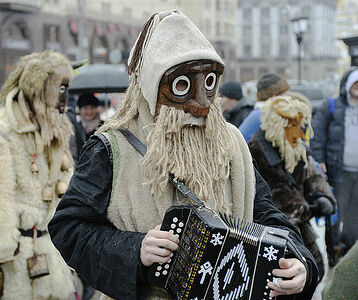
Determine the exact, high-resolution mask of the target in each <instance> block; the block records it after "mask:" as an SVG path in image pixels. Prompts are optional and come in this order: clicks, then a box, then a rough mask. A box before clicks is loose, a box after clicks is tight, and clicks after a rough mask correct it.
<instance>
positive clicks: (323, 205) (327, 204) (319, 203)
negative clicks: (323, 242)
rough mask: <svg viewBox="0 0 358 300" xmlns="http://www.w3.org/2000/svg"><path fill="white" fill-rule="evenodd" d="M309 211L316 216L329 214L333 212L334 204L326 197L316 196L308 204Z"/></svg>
mask: <svg viewBox="0 0 358 300" xmlns="http://www.w3.org/2000/svg"><path fill="white" fill-rule="evenodd" d="M310 209H311V212H312V214H313V215H314V216H316V217H321V216H329V215H331V214H333V212H334V206H333V204H332V203H331V201H329V199H328V198H326V197H318V198H317V199H315V201H314V203H313V204H312V205H310Z"/></svg>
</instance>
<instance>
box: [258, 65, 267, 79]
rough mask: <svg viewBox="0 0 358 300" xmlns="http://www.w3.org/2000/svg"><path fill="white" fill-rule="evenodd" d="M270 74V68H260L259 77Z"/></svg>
mask: <svg viewBox="0 0 358 300" xmlns="http://www.w3.org/2000/svg"><path fill="white" fill-rule="evenodd" d="M265 73H268V68H267V67H261V68H259V77H261V75H263V74H265Z"/></svg>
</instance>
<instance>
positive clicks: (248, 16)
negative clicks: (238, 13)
mask: <svg viewBox="0 0 358 300" xmlns="http://www.w3.org/2000/svg"><path fill="white" fill-rule="evenodd" d="M242 12H243V15H244V19H245V20H251V17H252V11H251V8H250V7H245V8H244V9H243V10H242Z"/></svg>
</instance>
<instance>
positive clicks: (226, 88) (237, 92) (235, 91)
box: [219, 81, 242, 100]
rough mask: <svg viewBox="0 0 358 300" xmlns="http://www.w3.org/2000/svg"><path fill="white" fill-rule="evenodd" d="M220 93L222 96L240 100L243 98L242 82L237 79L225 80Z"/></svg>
mask: <svg viewBox="0 0 358 300" xmlns="http://www.w3.org/2000/svg"><path fill="white" fill-rule="evenodd" d="M219 93H220V94H221V95H222V96H225V97H228V98H231V99H236V100H240V99H241V98H242V89H241V84H240V83H239V82H237V81H228V82H225V83H224V84H223V85H221V86H220V88H219Z"/></svg>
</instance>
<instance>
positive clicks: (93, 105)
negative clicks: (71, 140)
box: [77, 93, 103, 140]
mask: <svg viewBox="0 0 358 300" xmlns="http://www.w3.org/2000/svg"><path fill="white" fill-rule="evenodd" d="M77 105H78V107H79V108H80V116H81V124H82V127H83V129H84V131H85V134H86V140H87V139H89V137H90V136H91V135H92V134H94V133H95V131H96V130H97V129H98V127H100V126H101V125H102V124H103V121H102V120H101V119H100V117H99V113H98V111H97V107H98V106H99V105H100V102H99V100H98V99H97V98H96V97H95V96H94V95H92V94H88V93H83V94H81V95H80V97H79V98H78V102H77Z"/></svg>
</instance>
